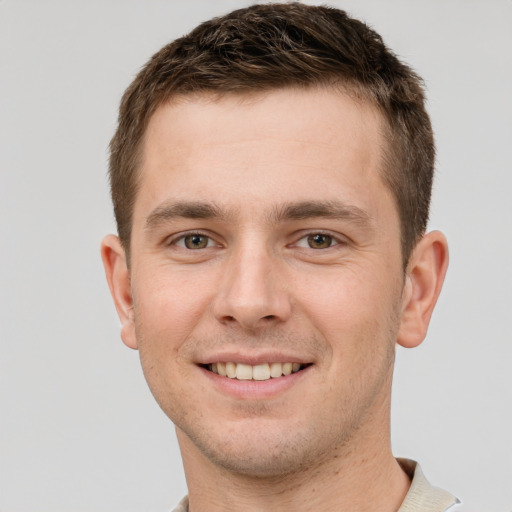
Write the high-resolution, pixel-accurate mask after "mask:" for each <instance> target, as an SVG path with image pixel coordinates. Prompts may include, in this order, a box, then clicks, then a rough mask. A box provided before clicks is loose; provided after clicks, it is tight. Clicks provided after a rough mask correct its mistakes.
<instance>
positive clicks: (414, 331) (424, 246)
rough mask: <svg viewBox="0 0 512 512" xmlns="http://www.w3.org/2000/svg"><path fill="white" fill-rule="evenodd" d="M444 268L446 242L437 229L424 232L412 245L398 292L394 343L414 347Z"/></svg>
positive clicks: (425, 325)
mask: <svg viewBox="0 0 512 512" xmlns="http://www.w3.org/2000/svg"><path fill="white" fill-rule="evenodd" d="M447 268H448V243H447V241H446V238H445V236H444V235H443V234H442V233H441V232H439V231H432V232H431V233H428V234H426V235H425V236H424V237H423V238H422V239H421V240H420V241H419V242H418V244H417V245H416V247H415V248H414V250H413V252H412V254H411V257H410V259H409V264H408V265H407V275H406V278H405V279H406V281H405V286H404V290H403V294H402V315H401V322H400V328H399V331H398V339H397V342H398V344H399V345H402V346H403V347H406V348H412V347H416V346H418V345H419V344H420V343H421V342H422V341H423V340H424V339H425V336H426V335H427V329H428V324H429V323H430V317H431V316H432V311H433V310H434V306H435V305H436V302H437V299H438V297H439V294H440V293H441V288H442V286H443V282H444V276H445V275H446V269H447Z"/></svg>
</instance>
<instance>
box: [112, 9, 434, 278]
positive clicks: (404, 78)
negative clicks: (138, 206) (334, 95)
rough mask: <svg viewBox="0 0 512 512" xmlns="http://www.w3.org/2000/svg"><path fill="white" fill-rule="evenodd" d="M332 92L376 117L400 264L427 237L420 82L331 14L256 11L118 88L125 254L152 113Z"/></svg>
mask: <svg viewBox="0 0 512 512" xmlns="http://www.w3.org/2000/svg"><path fill="white" fill-rule="evenodd" d="M318 86H323V87H330V88H332V89H333V90H339V91H342V92H344V93H346V94H349V95H350V96H352V97H353V98H355V99H358V100H360V101H364V102H367V103H369V104H371V105H373V106H374V107H375V108H376V109H377V110H378V111H379V112H380V113H381V115H382V117H383V119H384V121H385V122H384V123H383V126H382V130H383V135H384V141H385V147H384V154H383V162H382V169H381V172H382V178H383V180H384V183H385V184H386V186H387V187H388V188H389V190H390V191H391V193H392V195H393V197H394V200H395V203H396V207H397V210H398V213H399V217H400V225H401V245H402V257H403V266H404V268H405V267H406V264H407V261H408V258H409V255H410V253H411V251H412V249H413V247H414V246H415V244H416V242H417V241H418V240H419V239H420V238H421V236H422V235H423V233H424V232H425V229H426V225H427V221H428V215H429V203H430V196H431V188H432V178H433V170H434V157H435V148H434V141H433V134H432V128H431V124H430V120H429V117H428V115H427V113H426V111H425V107H424V93H423V89H422V82H421V79H420V78H419V77H418V76H417V75H416V74H415V73H414V72H413V71H412V70H411V69H410V68H409V67H408V66H407V65H405V64H404V63H402V62H401V61H400V60H399V59H398V58H397V57H396V56H395V55H394V54H393V53H392V52H391V51H390V50H389V49H388V48H387V47H386V46H385V44H384V42H383V41H382V38H381V37H380V36H379V35H378V34H377V33H376V32H375V31H373V30H372V29H371V28H369V27H368V26H367V25H365V24H364V23H362V22H361V21H358V20H355V19H353V18H350V17H349V16H347V14H346V13H345V12H343V11H340V10H338V9H334V8H329V7H321V6H307V5H303V4H299V3H295V4H281V5H280V4H274V5H272V4H270V5H255V6H252V7H249V8H246V9H240V10H237V11H234V12H232V13H230V14H228V15H226V16H224V17H221V18H215V19H212V20H211V21H208V22H205V23H203V24H201V25H199V26H198V27H197V28H196V29H194V30H193V31H192V32H190V33H189V34H188V35H186V36H184V37H181V38H179V39H177V40H175V41H173V42H172V43H170V44H168V45H167V46H165V47H164V48H162V49H161V50H160V51H159V52H157V53H156V54H155V55H154V56H153V57H152V58H151V60H150V61H149V62H148V63H147V64H146V66H145V67H144V68H143V69H142V70H141V71H140V73H139V74H138V75H137V77H136V78H135V80H134V81H133V82H132V84H131V85H130V86H129V87H128V89H127V90H126V92H125V94H124V96H123V99H122V102H121V106H120V110H119V124H118V128H117V131H116V133H115V135H114V137H113V139H112V141H111V144H110V149H111V157H110V181H111V191H112V199H113V203H114V211H115V216H116V221H117V225H118V233H119V237H120V239H121V241H122V243H123V246H124V248H125V250H126V252H127V256H128V258H129V254H130V235H131V228H132V215H133V208H134V204H135V201H136V198H137V190H138V186H139V183H140V179H141V172H140V171H141V158H142V147H143V142H144V137H145V134H146V129H147V126H148V123H149V121H150V119H151V117H152V115H153V113H154V112H155V111H156V110H157V109H158V107H159V106H160V105H162V104H165V103H166V102H169V101H171V100H172V99H173V98H177V97H180V96H187V95H197V94H201V93H203V94H213V95H215V96H217V97H221V96H223V95H227V94H238V95H240V94H251V93H260V92H265V91H272V90H277V89H282V88H287V87H288V88H290V87H293V88H297V87H299V88H305V89H307V88H314V87H318Z"/></svg>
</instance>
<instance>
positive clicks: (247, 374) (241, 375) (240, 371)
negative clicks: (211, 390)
mask: <svg viewBox="0 0 512 512" xmlns="http://www.w3.org/2000/svg"><path fill="white" fill-rule="evenodd" d="M236 378H237V379H238V380H251V379H252V366H251V365H250V364H240V363H239V364H237V365H236Z"/></svg>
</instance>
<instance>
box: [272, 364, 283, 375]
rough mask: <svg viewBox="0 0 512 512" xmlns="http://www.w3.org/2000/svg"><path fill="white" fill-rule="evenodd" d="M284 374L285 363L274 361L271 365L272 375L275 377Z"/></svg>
mask: <svg viewBox="0 0 512 512" xmlns="http://www.w3.org/2000/svg"><path fill="white" fill-rule="evenodd" d="M281 375H283V365H282V364H281V363H272V364H271V365H270V376H271V377H273V378H274V379H275V378H277V377H281Z"/></svg>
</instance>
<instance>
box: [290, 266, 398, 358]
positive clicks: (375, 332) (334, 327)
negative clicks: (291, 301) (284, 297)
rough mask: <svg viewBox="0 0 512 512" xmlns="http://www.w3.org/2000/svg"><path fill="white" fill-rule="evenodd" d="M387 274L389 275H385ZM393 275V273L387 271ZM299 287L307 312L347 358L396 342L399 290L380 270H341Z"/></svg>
mask: <svg viewBox="0 0 512 512" xmlns="http://www.w3.org/2000/svg"><path fill="white" fill-rule="evenodd" d="M382 275H386V274H384V273H383V274H382ZM387 275H388V276H389V272H388V274H387ZM302 283H303V286H301V288H300V289H298V290H297V296H299V297H303V300H301V304H302V307H303V308H304V310H305V311H304V312H305V314H306V315H307V316H308V317H309V318H310V320H311V321H312V322H313V324H314V327H315V328H316V330H318V331H320V334H321V336H322V337H323V338H324V339H326V340H327V341H328V342H329V344H330V345H331V347H332V349H333V351H342V352H343V353H344V355H345V356H349V355H350V357H346V358H345V357H344V358H343V360H353V359H354V358H356V359H359V358H361V357H365V356H366V355H368V356H369V357H370V356H371V354H372V353H374V352H375V351H378V350H379V349H380V348H381V347H382V346H383V345H386V346H387V345H389V343H392V344H394V342H393V332H396V329H397V326H398V318H397V314H396V311H397V304H398V297H399V291H398V288H397V286H396V283H391V282H390V280H389V279H388V280H386V279H384V278H382V277H380V276H379V274H378V273H372V274H371V275H368V272H365V269H364V268H360V267H359V268H357V269H356V270H353V269H348V268H344V269H341V268H340V269H338V271H337V272H332V274H331V275H330V276H328V278H325V279H322V280H315V279H312V280H309V282H304V281H303V282H302Z"/></svg>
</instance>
